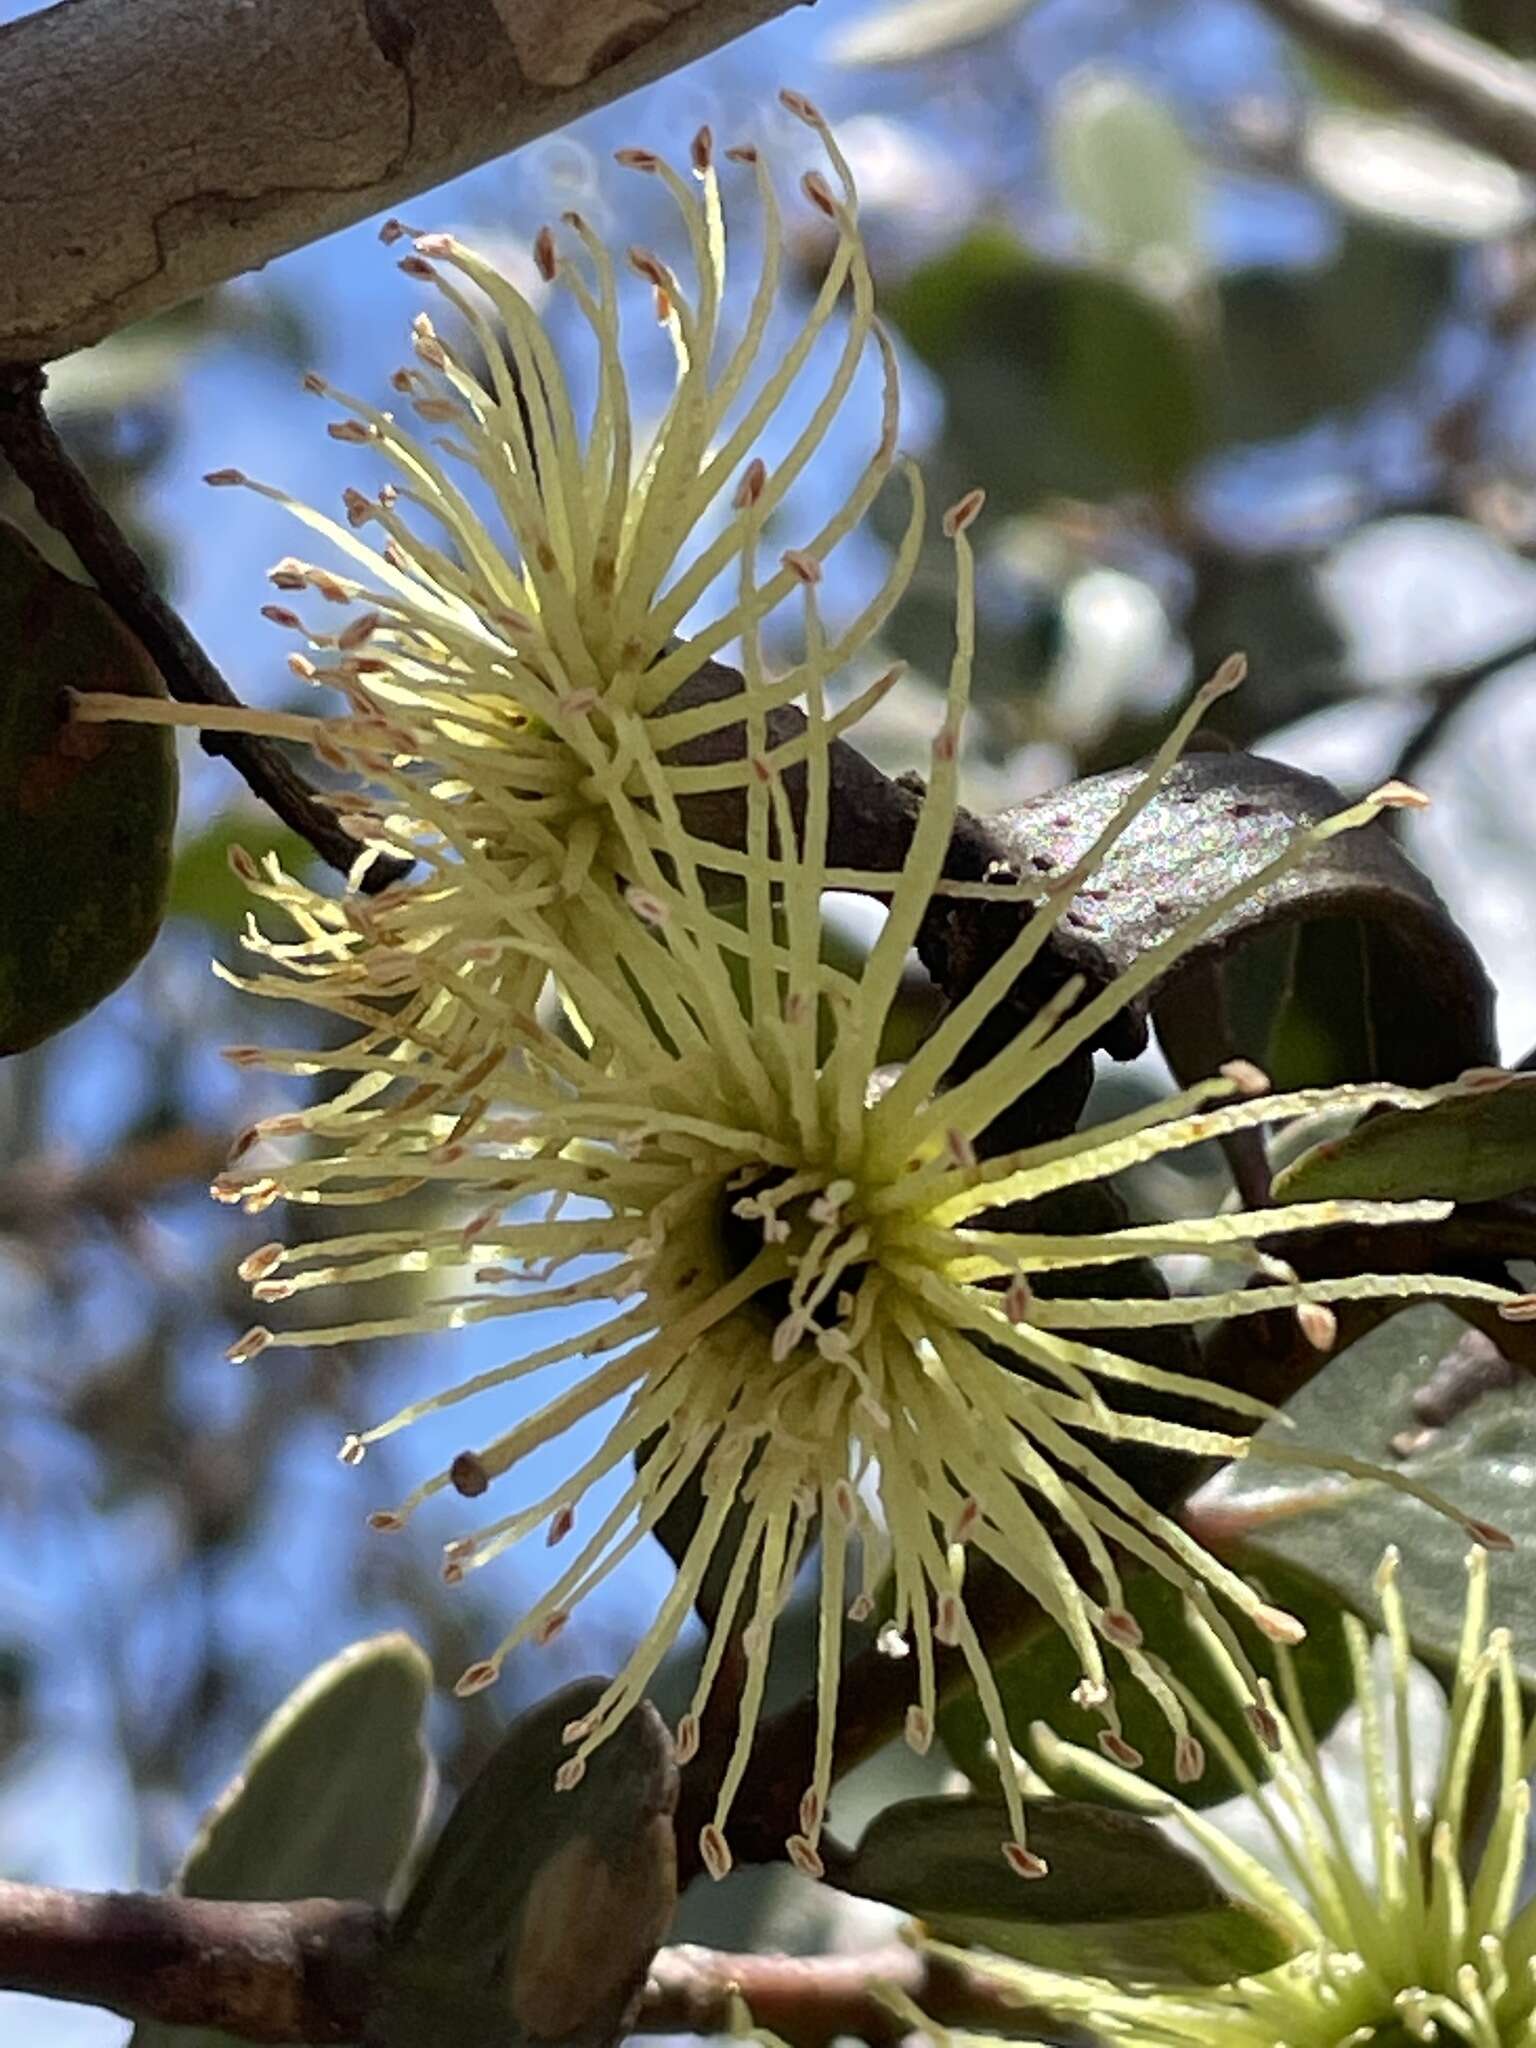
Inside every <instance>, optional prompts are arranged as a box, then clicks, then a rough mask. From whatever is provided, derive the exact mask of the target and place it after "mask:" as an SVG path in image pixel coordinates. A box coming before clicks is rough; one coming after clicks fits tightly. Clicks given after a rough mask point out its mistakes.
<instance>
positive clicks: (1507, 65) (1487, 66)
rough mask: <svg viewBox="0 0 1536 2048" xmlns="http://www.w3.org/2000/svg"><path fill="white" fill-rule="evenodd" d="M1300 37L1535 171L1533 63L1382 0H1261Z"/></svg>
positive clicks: (1480, 145) (1474, 140)
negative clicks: (1518, 59) (1523, 62)
mask: <svg viewBox="0 0 1536 2048" xmlns="http://www.w3.org/2000/svg"><path fill="white" fill-rule="evenodd" d="M1263 5H1264V6H1265V7H1266V8H1267V9H1268V11H1269V12H1270V13H1271V14H1272V15H1274V17H1275V18H1276V20H1278V21H1281V22H1283V23H1284V24H1285V26H1286V27H1287V28H1289V29H1291V30H1292V31H1293V32H1294V33H1295V34H1296V35H1298V36H1299V37H1300V38H1301V40H1302V41H1303V42H1306V43H1310V44H1311V45H1312V46H1313V48H1314V49H1318V50H1321V51H1323V52H1324V54H1325V55H1327V56H1329V57H1337V58H1339V59H1341V60H1342V61H1343V62H1344V63H1346V64H1351V65H1353V66H1354V67H1355V69H1356V70H1358V71H1363V72H1364V73H1365V74H1366V75H1367V76H1368V77H1369V78H1372V79H1374V80H1375V81H1376V83H1377V84H1378V85H1384V86H1386V87H1387V88H1388V89H1389V90H1390V91H1392V92H1394V93H1396V94H1398V95H1399V96H1400V97H1401V98H1402V99H1405V100H1407V101H1408V102H1410V104H1411V105H1412V106H1414V107H1415V108H1418V109H1420V110H1421V111H1423V112H1424V113H1427V114H1433V115H1434V116H1435V117H1436V118H1437V119H1438V120H1440V121H1441V122H1443V123H1444V125H1445V126H1446V127H1447V128H1449V129H1451V130H1452V131H1453V133H1455V134H1457V135H1459V136H1460V137H1461V138H1462V140H1463V141H1464V142H1470V143H1473V144H1474V145H1475V146H1476V147H1477V148H1479V149H1486V150H1488V151H1490V152H1491V153H1492V154H1493V155H1494V156H1497V157H1502V158H1503V160H1504V161H1505V163H1508V164H1513V165H1514V167H1515V169H1516V170H1520V171H1536V71H1533V70H1532V68H1531V66H1530V65H1528V64H1521V63H1518V62H1517V61H1516V60H1515V59H1514V58H1513V57H1506V56H1505V55H1504V53H1503V52H1502V51H1501V50H1496V49H1494V48H1492V46H1491V45H1490V44H1488V43H1485V42H1483V41H1481V40H1480V39H1479V38H1478V37H1477V36H1469V35H1467V34H1465V33H1464V32H1463V31H1462V30H1461V29H1457V28H1452V27H1450V26H1449V24H1448V23H1446V22H1443V21H1436V20H1435V19H1434V18H1433V17H1432V16H1430V15H1428V14H1423V13H1421V12H1420V11H1419V10H1418V9H1417V8H1413V7H1398V6H1393V5H1390V4H1388V0H1263Z"/></svg>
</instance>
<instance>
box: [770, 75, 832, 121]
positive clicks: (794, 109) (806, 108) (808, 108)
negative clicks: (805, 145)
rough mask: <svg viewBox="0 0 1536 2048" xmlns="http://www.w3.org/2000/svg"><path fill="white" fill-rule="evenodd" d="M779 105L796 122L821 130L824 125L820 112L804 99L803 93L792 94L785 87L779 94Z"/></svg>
mask: <svg viewBox="0 0 1536 2048" xmlns="http://www.w3.org/2000/svg"><path fill="white" fill-rule="evenodd" d="M779 105H780V106H781V107H783V108H784V109H785V110H786V111H787V112H788V113H791V114H793V115H794V117H795V119H796V120H797V121H808V122H809V123H810V125H811V126H812V127H813V128H823V127H825V126H826V123H825V122H824V121H823V119H822V117H821V113H820V110H819V109H818V108H817V107H816V106H815V105H814V104H813V103H812V102H811V101H810V100H808V99H807V98H806V96H805V94H804V93H803V92H793V91H791V89H790V88H789V87H788V86H787V85H786V86H785V87H784V88H783V89H782V91H781V92H780V93H779Z"/></svg>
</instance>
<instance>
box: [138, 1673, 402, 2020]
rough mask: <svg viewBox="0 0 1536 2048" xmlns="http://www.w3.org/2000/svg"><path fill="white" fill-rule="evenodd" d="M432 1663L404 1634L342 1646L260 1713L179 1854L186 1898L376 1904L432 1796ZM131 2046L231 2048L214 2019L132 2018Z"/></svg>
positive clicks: (394, 1875)
mask: <svg viewBox="0 0 1536 2048" xmlns="http://www.w3.org/2000/svg"><path fill="white" fill-rule="evenodd" d="M431 1692H432V1670H431V1666H430V1665H429V1664H428V1662H427V1659H426V1657H425V1656H424V1655H423V1653H422V1652H421V1650H420V1649H419V1648H418V1647H417V1645H416V1644H415V1643H413V1642H412V1641H411V1639H410V1637H409V1636H406V1635H399V1634H394V1635H383V1636H374V1637H372V1638H371V1639H370V1640H368V1641H366V1642H360V1643H354V1644H352V1646H351V1647H350V1648H349V1649H345V1650H343V1651H342V1652H341V1653H340V1655H339V1656H336V1657H332V1658H331V1659H330V1661H329V1662H328V1663H325V1664H322V1665H321V1666H320V1667H319V1669H318V1670H316V1671H313V1672H311V1674H310V1676H309V1677H308V1678H306V1679H305V1680H304V1682H303V1684H302V1685H300V1686H299V1687H298V1688H297V1689H296V1690H295V1691H294V1692H292V1693H290V1694H289V1696H288V1698H287V1699H286V1700H284V1702H283V1704H282V1705H281V1706H280V1707H279V1708H278V1709H277V1712H276V1713H275V1714H273V1715H272V1717H271V1719H270V1720H269V1721H268V1722H267V1724H266V1726H265V1727H264V1728H263V1729H262V1730H261V1733H260V1734H259V1735H258V1736H257V1737H256V1740H255V1741H254V1742H253V1743H252V1744H251V1747H250V1750H249V1751H248V1752H247V1755H246V1759H245V1762H244V1764H243V1765H242V1766H241V1769H240V1773H239V1775H238V1776H237V1777H236V1778H234V1779H232V1780H231V1782H230V1784H229V1785H228V1786H227V1787H226V1788H225V1790H224V1791H223V1792H222V1793H221V1794H220V1796H219V1798H218V1800H217V1802H216V1803H215V1805H214V1807H213V1809H212V1811H211V1812H210V1813H209V1815H208V1817H207V1819H206V1820H205V1821H204V1822H203V1825H202V1827H201V1828H200V1829H199V1831H198V1834H197V1838H196V1840H195V1841H194V1842H193V1844H192V1847H191V1848H190V1849H189V1850H188V1852H187V1858H186V1861H185V1863H184V1864H183V1865H182V1868H181V1872H180V1875H179V1877H178V1879H177V1885H176V1888H177V1890H178V1891H181V1892H184V1893H185V1894H186V1895H187V1896H188V1897H189V1898H197V1899H305V1898H320V1897H326V1898H341V1899H367V1900H369V1901H371V1902H373V1903H375V1904H382V1903H384V1902H385V1901H386V1900H387V1898H388V1896H389V1893H390V1891H391V1889H392V1888H393V1886H394V1884H395V1882H396V1880H397V1878H398V1877H399V1875H400V1873H401V1871H402V1869H403V1867H404V1865H405V1863H406V1861H407V1859H408V1858H409V1856H410V1854H411V1851H412V1849H413V1847H414V1846H415V1842H416V1837H417V1834H418V1832H419V1831H420V1828H421V1824H422V1821H423V1819H424V1817H425V1812H426V1808H427V1805H428V1802H429V1800H430V1797H431V1779H432V1763H431V1758H430V1756H429V1754H428V1751H427V1747H426V1742H425V1738H424V1735H423V1730H422V1723H423V1720H424V1717H425V1714H426V1710H427V1704H428V1701H429V1700H430V1698H431ZM130 2048H232V2044H231V2038H230V2036H228V2035H226V2034H222V2033H220V2032H218V2031H217V2030H214V2029H194V2028H186V2027H163V2026H158V2025H151V2024H147V2023H146V2024H141V2025H140V2026H139V2027H137V2028H136V2029H135V2031H134V2034H133V2038H132V2041H131V2043H130Z"/></svg>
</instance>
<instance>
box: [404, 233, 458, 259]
mask: <svg viewBox="0 0 1536 2048" xmlns="http://www.w3.org/2000/svg"><path fill="white" fill-rule="evenodd" d="M414 247H415V250H416V254H417V255H418V256H449V257H451V256H457V255H458V253H459V244H458V241H457V239H456V238H455V237H454V236H453V235H446V234H441V233H438V234H430V235H418V236H417V237H416V241H415V244H414Z"/></svg>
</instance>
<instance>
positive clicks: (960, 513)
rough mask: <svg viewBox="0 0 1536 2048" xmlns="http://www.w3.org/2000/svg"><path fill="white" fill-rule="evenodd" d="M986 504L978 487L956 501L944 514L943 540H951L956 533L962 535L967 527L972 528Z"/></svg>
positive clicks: (984, 497)
mask: <svg viewBox="0 0 1536 2048" xmlns="http://www.w3.org/2000/svg"><path fill="white" fill-rule="evenodd" d="M986 502H987V494H986V492H985V491H984V490H981V489H980V488H979V487H978V488H977V489H975V490H972V491H967V492H966V494H965V496H964V497H963V498H960V499H957V501H956V502H955V503H954V504H953V505H951V506H950V508H949V510H948V511H947V512H946V513H945V514H944V538H945V539H946V540H953V539H954V538H955V535H956V534H957V533H964V532H965V531H966V529H967V527H970V526H973V525H974V524H975V523H976V520H977V518H978V517H979V516H980V513H981V508H982V507H983V505H985V504H986Z"/></svg>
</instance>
